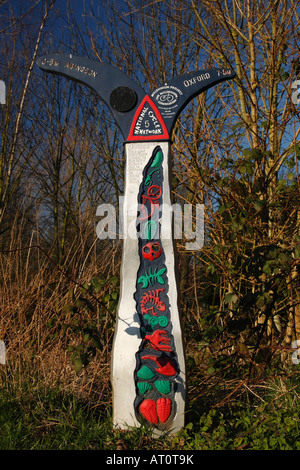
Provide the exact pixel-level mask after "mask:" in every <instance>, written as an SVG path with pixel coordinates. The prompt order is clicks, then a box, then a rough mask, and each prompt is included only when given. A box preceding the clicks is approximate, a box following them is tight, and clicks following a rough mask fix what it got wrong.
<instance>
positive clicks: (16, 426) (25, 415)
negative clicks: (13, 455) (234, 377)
mask: <svg viewBox="0 0 300 470" xmlns="http://www.w3.org/2000/svg"><path fill="white" fill-rule="evenodd" d="M24 392H25V390H24ZM272 398H273V397H271V396H270V397H269V399H268V400H266V397H264V401H263V402H262V401H260V403H255V404H252V406H249V405H246V406H245V403H242V402H235V404H233V405H232V406H230V407H228V406H227V405H224V406H222V407H219V408H210V409H209V407H207V405H206V407H205V408H203V409H199V408H198V411H197V406H195V405H196V403H195V402H194V403H193V404H192V405H191V406H190V408H189V410H188V415H187V423H186V426H185V428H184V429H183V430H182V431H181V432H180V433H178V434H177V435H176V436H174V437H169V436H168V435H165V436H162V437H161V438H160V439H159V440H157V439H153V438H151V437H150V433H149V430H147V428H144V427H141V428H136V429H134V428H133V429H132V430H129V431H116V430H113V429H112V422H111V407H110V406H108V405H107V404H103V405H100V406H99V405H98V406H94V405H93V403H92V402H89V401H83V400H78V399H76V398H75V397H74V396H72V395H68V394H62V393H61V392H59V391H58V390H50V389H49V390H48V391H46V392H41V391H40V392H38V393H37V394H33V395H32V394H28V392H27V393H24V394H23V395H22V396H20V395H19V394H15V393H10V394H6V393H4V392H3V391H2V392H1V393H0V449H1V450H33V449H34V450H123V449H125V450H148V449H156V450H158V449H162V450H166V449H168V450H300V447H299V442H300V440H299V437H300V425H299V412H300V408H299V400H296V395H295V396H293V394H290V395H289V399H288V400H287V401H286V403H285V402H284V400H276V401H273V400H272ZM189 415H191V416H190V418H189Z"/></svg>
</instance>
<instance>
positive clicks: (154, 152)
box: [37, 54, 235, 436]
mask: <svg viewBox="0 0 300 470" xmlns="http://www.w3.org/2000/svg"><path fill="white" fill-rule="evenodd" d="M37 65H38V66H39V67H40V68H41V69H42V70H45V71H47V72H51V73H56V74H60V75H64V76H65V77H67V78H71V79H73V80H76V81H77V82H80V83H82V84H84V85H87V86H89V87H90V88H92V89H93V90H94V91H96V93H97V94H98V95H99V97H100V98H101V100H102V101H103V102H105V103H106V105H107V106H108V108H109V109H110V111H111V112H112V114H113V115H114V117H115V119H116V121H117V124H118V125H119V128H120V130H121V132H122V134H123V137H124V144H125V156H126V172H125V175H126V176H125V195H124V204H123V220H124V227H123V238H124V243H123V255H122V266H121V276H120V278H121V286H120V287H121V290H120V300H119V305H118V312H117V321H116V328H115V334H114V343H113V354H112V367H111V382H112V387H113V423H114V426H115V427H116V428H120V429H128V428H130V427H132V426H139V425H140V424H141V423H144V424H146V425H148V426H150V427H151V428H152V429H153V435H154V436H159V435H160V434H161V433H165V432H169V433H176V432H178V431H179V430H180V429H181V428H182V427H183V426H184V411H185V401H186V377H185V354H184V346H183V338H182V330H181V323H180V314H179V309H178V288H177V280H176V279H177V278H176V266H175V258H174V242H173V237H172V230H171V220H170V217H168V215H169V214H168V208H171V205H172V202H171V192H170V184H169V172H170V165H169V159H170V150H171V136H172V130H173V128H174V125H175V122H176V119H177V117H178V115H179V113H180V112H181V111H182V109H183V108H184V107H185V106H186V105H187V103H188V102H189V101H190V100H191V99H192V98H193V97H195V96H196V95H198V94H199V93H201V92H203V91H205V90H207V89H208V88H211V87H212V86H214V85H216V84H218V83H220V82H223V81H224V80H228V79H232V78H234V76H235V74H234V72H233V71H232V70H230V69H219V68H210V69H205V70H197V71H194V72H192V73H188V74H185V75H181V76H178V77H175V78H172V79H170V80H169V81H168V82H166V83H164V84H163V85H162V86H160V87H159V88H157V89H155V90H154V91H153V92H152V93H151V94H147V93H146V92H145V90H144V89H143V88H141V87H140V86H139V85H138V84H137V83H136V82H135V81H134V80H132V79H131V78H130V77H128V76H127V75H125V74H124V73H122V72H121V71H120V70H119V69H118V68H115V67H112V66H110V65H107V64H103V63H100V62H96V61H92V60H90V59H86V58H82V57H74V56H71V55H65V54H54V55H47V56H43V57H40V58H39V59H38V61H37ZM130 227H131V229H130ZM132 227H134V233H132Z"/></svg>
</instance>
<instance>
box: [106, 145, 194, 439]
mask: <svg viewBox="0 0 300 470" xmlns="http://www.w3.org/2000/svg"><path fill="white" fill-rule="evenodd" d="M157 144H158V142H139V143H127V144H126V146H125V152H126V176H125V198H124V205H123V210H124V213H123V220H124V242H123V243H124V245H123V259H122V266H121V293H120V300H119V306H118V313H117V324H116V330H115V336H114V343H113V357H112V370H111V381H112V387H113V424H114V427H116V428H120V429H128V428H130V427H132V426H139V425H140V422H139V421H138V419H137V417H136V410H135V406H134V402H135V398H136V394H137V390H136V383H135V379H134V373H135V370H136V367H137V364H136V353H137V351H138V350H139V347H140V344H141V341H142V338H141V335H140V327H141V325H140V323H139V321H138V315H137V313H136V301H135V299H134V294H135V292H136V283H137V277H138V269H139V265H140V257H139V248H138V236H137V232H136V233H135V232H134V230H132V227H135V225H136V219H137V213H138V198H137V193H138V188H139V186H140V184H141V183H142V178H143V170H144V168H145V167H146V165H147V163H148V162H149V160H150V158H151V155H152V153H153V151H154V149H155V147H157ZM159 145H160V147H161V149H162V152H163V154H164V157H165V158H164V160H163V164H162V168H163V201H162V204H163V206H164V205H166V206H167V207H171V194H170V185H169V165H168V158H169V155H170V143H169V142H161V143H160V144H159ZM162 223H164V215H163V214H162ZM166 232H168V231H166ZM169 232H171V233H172V230H171V231H169ZM133 237H135V238H133ZM162 245H163V249H164V252H165V257H166V260H165V265H166V267H167V275H168V282H169V291H168V297H169V302H170V317H171V321H172V335H173V337H174V346H175V352H176V355H177V361H178V368H179V373H178V376H177V377H176V379H175V382H176V388H177V390H176V392H175V396H174V400H175V402H176V414H175V416H174V419H173V421H172V423H171V424H170V427H169V428H170V429H169V431H170V432H172V433H176V432H178V431H179V430H180V429H181V428H182V427H183V426H184V410H185V390H186V387H185V381H186V380H185V358H184V348H183V339H182V329H181V325H180V315H179V310H178V290H177V281H176V276H175V272H176V269H175V257H174V243H173V239H172V238H167V239H162ZM164 432H165V431H164ZM154 434H155V435H160V431H157V430H156V431H154Z"/></svg>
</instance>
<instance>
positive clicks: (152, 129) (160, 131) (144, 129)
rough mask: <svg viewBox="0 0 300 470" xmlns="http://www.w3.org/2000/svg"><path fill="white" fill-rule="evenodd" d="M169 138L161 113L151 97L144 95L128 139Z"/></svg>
mask: <svg viewBox="0 0 300 470" xmlns="http://www.w3.org/2000/svg"><path fill="white" fill-rule="evenodd" d="M161 139H169V133H168V130H167V128H166V125H165V123H164V121H163V119H162V117H161V114H160V112H159V110H158V109H157V107H156V106H155V104H154V103H153V101H152V100H151V98H149V96H147V95H146V96H145V98H144V99H143V101H142V102H141V104H140V106H139V107H138V109H137V110H136V113H135V116H134V118H133V121H132V125H131V128H130V132H129V135H128V140H161Z"/></svg>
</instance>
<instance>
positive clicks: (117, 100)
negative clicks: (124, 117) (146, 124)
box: [110, 86, 137, 113]
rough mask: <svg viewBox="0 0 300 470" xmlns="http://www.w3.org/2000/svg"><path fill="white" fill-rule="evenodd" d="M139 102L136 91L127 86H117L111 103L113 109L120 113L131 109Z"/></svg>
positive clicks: (111, 96)
mask: <svg viewBox="0 0 300 470" xmlns="http://www.w3.org/2000/svg"><path fill="white" fill-rule="evenodd" d="M136 102H137V96H136V92H135V91H134V90H132V89H131V88H128V87H126V86H119V87H118V88H115V89H114V90H113V91H112V92H111V95H110V104H111V106H112V108H113V109H115V110H116V111H119V112H120V113H126V112H127V111H130V110H131V109H132V108H134V106H135V105H136Z"/></svg>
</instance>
